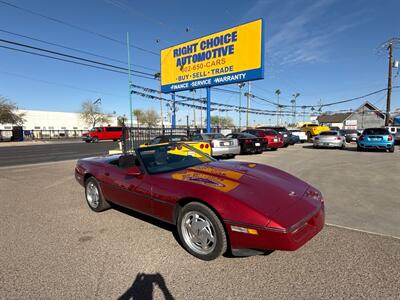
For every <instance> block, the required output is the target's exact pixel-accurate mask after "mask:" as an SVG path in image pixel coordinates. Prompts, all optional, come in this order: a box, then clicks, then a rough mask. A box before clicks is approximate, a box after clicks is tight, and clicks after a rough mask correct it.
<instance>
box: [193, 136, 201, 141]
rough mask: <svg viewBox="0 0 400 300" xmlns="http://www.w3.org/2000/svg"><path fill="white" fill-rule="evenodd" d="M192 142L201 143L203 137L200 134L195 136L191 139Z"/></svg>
mask: <svg viewBox="0 0 400 300" xmlns="http://www.w3.org/2000/svg"><path fill="white" fill-rule="evenodd" d="M192 140H193V141H202V140H203V137H202V136H201V135H200V134H196V135H194V136H193V138H192Z"/></svg>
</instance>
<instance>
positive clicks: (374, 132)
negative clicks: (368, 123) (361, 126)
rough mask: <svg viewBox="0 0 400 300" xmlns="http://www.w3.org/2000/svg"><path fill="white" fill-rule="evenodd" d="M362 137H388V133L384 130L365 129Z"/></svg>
mask: <svg viewBox="0 0 400 300" xmlns="http://www.w3.org/2000/svg"><path fill="white" fill-rule="evenodd" d="M363 134H364V135H375V134H382V135H388V134H389V131H388V130H387V129H386V128H367V129H365V130H364V132H363Z"/></svg>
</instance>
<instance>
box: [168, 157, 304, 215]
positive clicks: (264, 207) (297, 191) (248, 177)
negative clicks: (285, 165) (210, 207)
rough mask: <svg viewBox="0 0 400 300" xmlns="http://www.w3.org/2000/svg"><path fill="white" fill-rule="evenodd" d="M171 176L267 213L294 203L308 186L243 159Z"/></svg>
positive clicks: (270, 213)
mask: <svg viewBox="0 0 400 300" xmlns="http://www.w3.org/2000/svg"><path fill="white" fill-rule="evenodd" d="M171 176H172V178H173V179H176V180H183V181H188V182H191V183H197V184H201V185H205V186H207V187H209V188H214V189H217V190H219V191H220V192H222V193H226V194H227V195H228V196H230V197H233V198H235V199H236V200H239V201H241V202H242V203H244V204H246V205H248V206H250V207H252V208H253V209H256V210H257V211H259V212H260V213H263V214H265V215H267V216H273V215H275V214H277V213H278V212H279V211H280V210H282V209H285V208H287V207H289V206H291V205H293V204H295V203H296V201H298V200H299V199H301V198H302V196H303V195H304V193H305V192H306V190H307V189H308V187H309V185H308V184H307V183H305V182H304V181H302V180H300V179H298V178H297V177H294V176H292V175H290V174H288V173H286V172H284V171H281V170H278V169H276V168H273V167H269V166H265V165H260V164H256V163H245V162H212V163H207V164H204V165H200V166H195V167H191V168H188V169H185V170H182V171H178V172H174V173H173V174H172V175H171ZM225 199H226V198H225Z"/></svg>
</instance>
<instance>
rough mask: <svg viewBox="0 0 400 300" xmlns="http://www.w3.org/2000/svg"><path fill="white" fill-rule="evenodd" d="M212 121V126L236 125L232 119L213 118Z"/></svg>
mask: <svg viewBox="0 0 400 300" xmlns="http://www.w3.org/2000/svg"><path fill="white" fill-rule="evenodd" d="M210 121H211V125H212V126H221V127H232V126H233V125H234V124H233V120H232V118H231V117H219V116H211V119H210Z"/></svg>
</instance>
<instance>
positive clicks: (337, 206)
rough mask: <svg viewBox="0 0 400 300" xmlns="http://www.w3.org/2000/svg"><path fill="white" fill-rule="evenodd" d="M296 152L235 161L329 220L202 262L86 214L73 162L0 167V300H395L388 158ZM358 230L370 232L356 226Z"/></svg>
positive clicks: (124, 217) (145, 224) (138, 219)
mask: <svg viewBox="0 0 400 300" xmlns="http://www.w3.org/2000/svg"><path fill="white" fill-rule="evenodd" d="M302 146H303V145H297V146H295V147H290V148H288V149H282V150H278V151H277V152H266V153H264V154H261V155H252V156H239V157H238V159H241V160H249V161H250V160H251V161H256V162H260V163H261V162H263V163H267V164H273V165H275V166H279V167H281V168H283V169H286V170H292V171H291V173H295V175H297V176H299V177H301V178H303V179H306V180H307V181H310V182H311V183H312V184H314V185H315V186H316V187H317V188H319V189H320V190H322V191H323V193H324V195H325V196H326V205H327V220H328V221H329V222H333V220H334V221H335V222H336V225H335V226H330V225H326V226H325V228H324V229H323V231H322V232H321V233H320V234H318V235H317V236H316V237H315V238H314V239H312V240H311V241H310V242H309V243H307V244H306V245H305V246H304V247H302V248H301V249H299V250H298V251H295V252H283V251H275V252H272V253H271V254H269V255H265V256H253V257H244V258H232V257H221V258H219V259H217V260H214V261H211V262H204V261H201V260H198V259H196V258H194V257H193V256H191V255H189V254H188V253H187V252H186V251H185V250H184V249H183V248H182V247H181V246H180V245H179V244H178V242H177V241H176V234H175V230H174V228H173V227H172V226H170V225H167V224H165V223H162V222H159V221H156V220H154V219H151V218H149V217H145V216H143V215H140V214H138V213H134V212H130V211H127V210H124V209H110V210H108V211H105V212H102V213H94V212H92V211H91V210H90V209H89V208H88V207H87V204H86V203H85V200H84V191H83V188H82V187H81V186H80V185H78V184H77V183H76V182H75V180H74V177H73V168H74V165H75V162H74V161H67V162H57V163H51V164H37V165H33V166H20V167H15V168H13V167H7V168H0V205H1V208H2V209H1V210H0V228H1V238H0V249H1V251H0V266H1V267H0V268H1V272H0V299H24V298H29V299H188V298H189V299H190V298H195V299H399V298H400V285H399V283H398V278H400V264H399V261H400V239H399V238H395V237H390V236H384V235H385V234H387V235H395V234H396V232H395V231H394V232H393V228H396V227H397V228H400V219H399V218H398V216H399V214H398V212H399V208H400V201H399V200H398V197H395V196H393V197H392V196H391V195H390V194H391V193H396V194H397V195H398V194H399V190H398V189H399V188H398V186H396V184H395V183H394V184H393V182H390V181H387V180H385V179H386V178H381V176H384V177H385V176H386V175H384V174H388V176H389V177H390V176H392V177H393V176H395V174H398V172H399V170H400V166H399V164H398V161H399V158H400V157H399V156H400V155H399V154H400V153H399V152H396V153H394V154H389V153H357V152H353V151H339V150H327V151H324V150H316V151H315V152H313V150H311V149H309V148H303V147H302ZM335 161H336V164H337V165H341V166H335V165H334V162H335ZM338 161H339V163H338ZM360 162H364V165H363V166H358V164H360ZM378 162H379V163H378ZM390 162H391V164H390ZM322 166H324V167H325V169H323V168H322ZM380 166H382V168H381V167H380ZM386 166H389V168H388V169H386ZM370 168H373V169H374V174H373V173H372V171H371V172H370V171H368V170H369V169H370ZM345 169H350V170H353V171H345ZM296 170H297V171H296ZM358 176H360V177H361V178H360V179H359V180H360V182H359V181H358V179H357V177H358ZM346 181H347V182H348V183H346ZM361 181H364V184H363V188H364V189H365V191H363V192H362V191H361V190H360V189H359V185H361ZM353 186H354V188H352V187H353ZM390 186H392V188H391V189H390ZM378 188H379V189H380V190H381V191H384V192H382V193H381V194H380V198H379V199H375V197H376V194H375V192H373V191H374V190H375V189H378ZM343 194H346V195H349V197H347V198H346V199H343ZM353 194H354V195H353ZM352 195H353V196H352ZM355 199H356V200H357V201H355ZM379 203H381V206H382V207H379V205H378V204H379ZM388 210H390V211H391V214H393V216H396V214H397V217H392V215H391V214H388V213H387V211H388ZM349 218H350V220H349ZM353 219H354V220H353ZM360 220H363V221H360ZM367 223H372V224H376V223H379V224H380V225H379V226H380V227H378V229H379V231H382V232H381V233H382V235H379V234H371V233H367V232H361V231H358V230H364V229H365V228H363V226H365V224H367ZM349 224H350V225H352V228H354V229H345V228H339V227H337V225H338V226H349ZM152 297H153V298H152Z"/></svg>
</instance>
